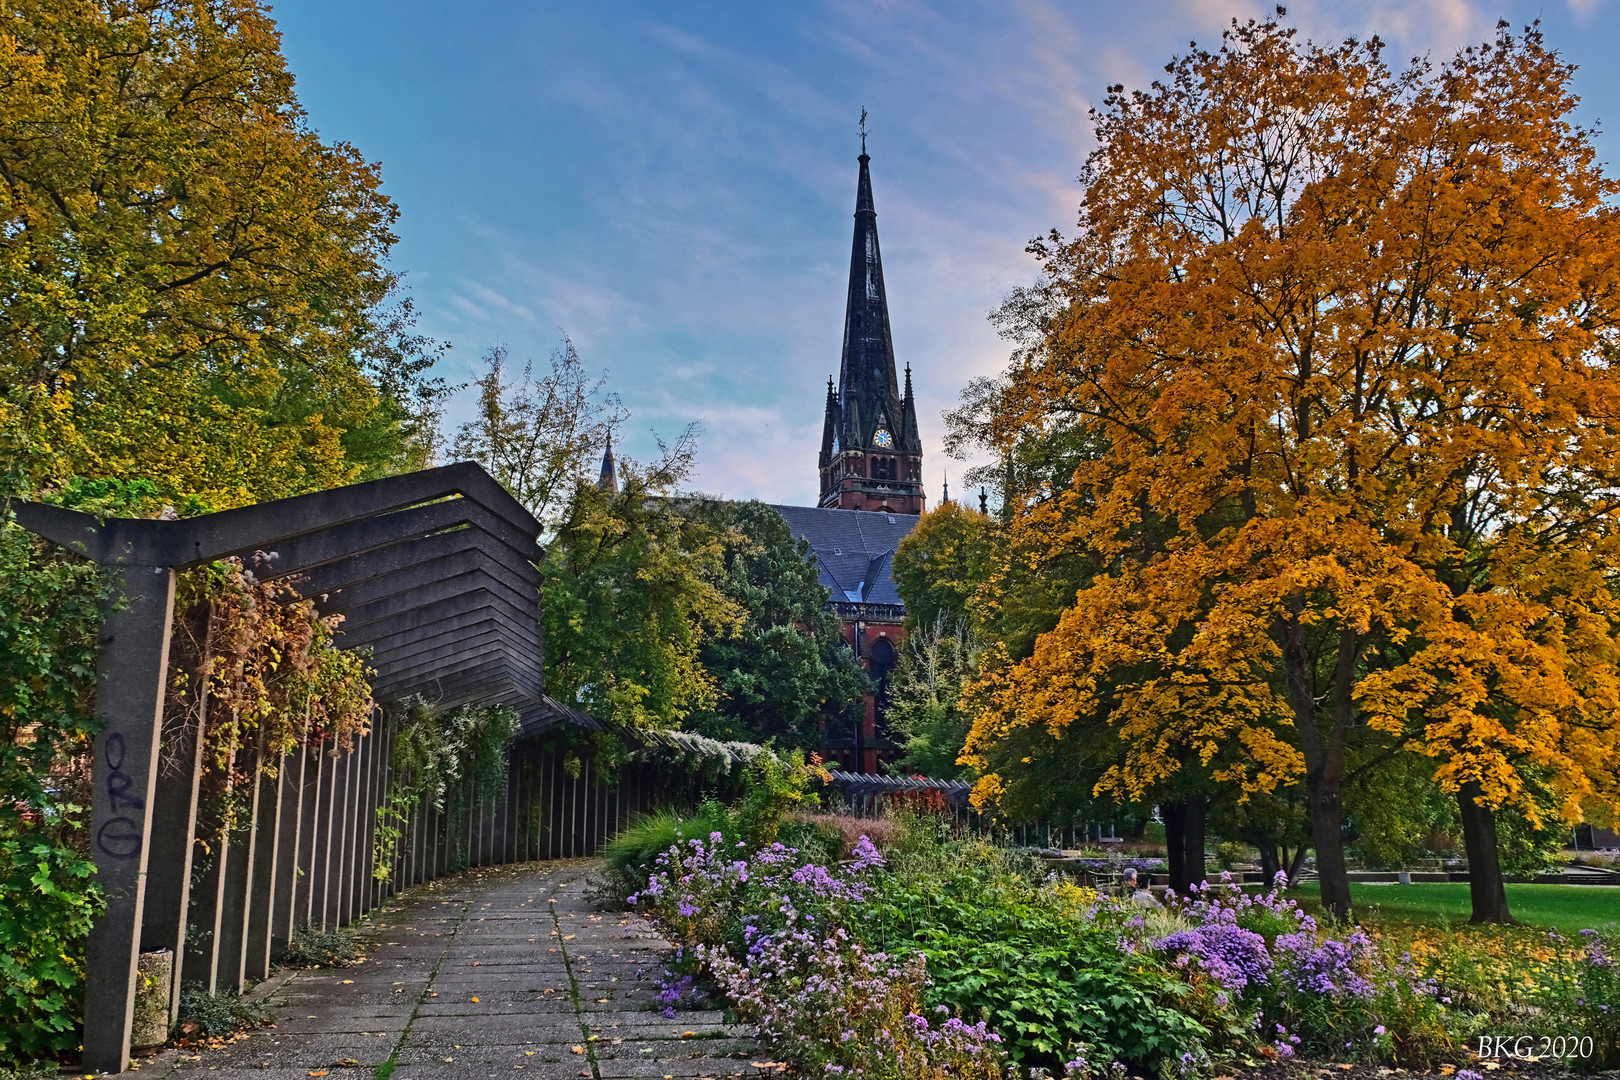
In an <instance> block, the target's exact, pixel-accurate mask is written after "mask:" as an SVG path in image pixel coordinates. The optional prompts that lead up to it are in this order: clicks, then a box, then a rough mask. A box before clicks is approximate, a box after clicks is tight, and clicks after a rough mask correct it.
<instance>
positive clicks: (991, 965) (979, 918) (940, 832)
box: [858, 818, 1227, 1070]
mask: <svg viewBox="0 0 1620 1080" xmlns="http://www.w3.org/2000/svg"><path fill="white" fill-rule="evenodd" d="M907 826H908V828H907V829H906V833H905V835H904V837H903V838H902V839H901V840H900V841H899V842H897V843H896V844H895V845H894V847H893V848H891V849H890V851H889V852H888V853H887V856H888V860H889V873H888V874H887V875H886V876H885V878H884V880H883V882H882V885H881V888H880V889H879V890H878V892H877V894H876V895H875V896H874V897H873V899H872V900H871V901H869V902H868V906H867V912H866V914H867V916H868V917H867V918H866V919H865V920H864V921H863V922H861V923H860V924H859V927H858V929H859V931H860V932H861V933H863V934H864V935H865V936H866V937H867V939H868V940H869V942H870V943H871V944H872V945H873V946H875V947H879V948H882V949H883V950H885V951H887V952H891V953H903V952H905V951H907V950H910V949H916V950H918V951H920V952H921V953H922V954H923V956H924V957H926V958H927V963H928V976H929V979H930V983H931V985H930V986H929V990H928V1004H929V1005H930V1006H931V1007H934V1006H944V1007H946V1008H947V1009H949V1010H950V1011H952V1012H953V1013H956V1014H957V1015H960V1016H961V1017H963V1019H965V1020H968V1021H976V1020H984V1021H986V1022H987V1023H988V1024H989V1025H990V1028H991V1030H993V1031H996V1032H998V1033H999V1034H1000V1035H1001V1037H1002V1039H1003V1040H1004V1045H1005V1047H1006V1051H1007V1055H1008V1057H1010V1058H1011V1059H1012V1060H1013V1061H1014V1062H1015V1063H1017V1064H1019V1065H1021V1066H1026V1067H1027V1066H1043V1067H1046V1068H1049V1069H1057V1068H1060V1067H1061V1066H1062V1064H1063V1063H1064V1062H1065V1061H1066V1060H1068V1059H1069V1057H1070V1056H1072V1054H1073V1052H1074V1051H1076V1049H1077V1048H1078V1047H1080V1046H1082V1045H1084V1046H1087V1047H1089V1048H1090V1056H1091V1058H1092V1060H1104V1061H1108V1060H1118V1061H1129V1062H1132V1063H1134V1064H1136V1065H1138V1066H1141V1067H1144V1068H1147V1069H1150V1070H1151V1069H1159V1068H1160V1067H1161V1066H1162V1067H1164V1068H1170V1067H1171V1066H1172V1065H1173V1064H1174V1063H1175V1062H1176V1061H1178V1060H1179V1059H1180V1056H1181V1055H1182V1054H1183V1053H1192V1054H1193V1055H1194V1056H1195V1057H1196V1056H1197V1055H1198V1054H1200V1053H1202V1052H1203V1047H1204V1046H1206V1045H1207V1044H1208V1042H1209V1040H1210V1036H1211V1029H1212V1027H1217V1026H1221V1027H1224V1026H1225V1024H1226V1023H1227V1020H1226V1018H1225V1017H1224V1016H1223V1015H1222V1014H1220V1013H1219V1011H1218V1010H1200V1009H1199V1008H1198V1007H1196V1005H1197V1003H1195V1002H1193V1001H1191V1000H1190V999H1188V997H1187V991H1188V987H1187V986H1186V985H1185V983H1184V982H1183V981H1182V980H1181V979H1180V978H1179V977H1178V976H1177V975H1175V974H1174V973H1167V972H1166V970H1165V969H1164V968H1163V966H1162V965H1160V964H1158V963H1151V962H1149V963H1144V958H1142V957H1138V956H1131V955H1127V954H1123V953H1121V952H1120V951H1119V949H1118V947H1117V945H1116V942H1117V940H1118V927H1117V925H1114V924H1111V923H1109V922H1106V921H1103V920H1099V919H1098V918H1096V917H1095V916H1093V915H1092V914H1091V913H1090V912H1089V911H1087V910H1084V909H1083V908H1082V909H1077V908H1075V907H1074V906H1073V905H1072V904H1067V903H1065V896H1064V894H1062V893H1060V892H1058V891H1057V890H1056V889H1054V888H1045V887H1043V886H1042V885H1041V875H1040V871H1039V869H1038V867H1037V866H1036V865H1035V863H1034V862H1033V861H1032V860H1030V859H1028V858H1027V857H1025V856H1022V855H1019V854H1017V853H1013V852H1010V851H1007V850H1005V849H1002V848H997V847H994V846H992V845H990V844H987V843H984V842H982V841H978V840H958V839H952V838H951V837H950V836H949V834H948V832H947V830H946V829H945V828H944V826H943V825H942V824H941V823H938V822H937V821H930V820H929V819H927V818H911V819H908V820H907ZM1071 888H1072V887H1071Z"/></svg>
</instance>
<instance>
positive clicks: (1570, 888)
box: [1290, 882, 1620, 934]
mask: <svg viewBox="0 0 1620 1080" xmlns="http://www.w3.org/2000/svg"><path fill="white" fill-rule="evenodd" d="M1290 895H1293V896H1297V897H1299V898H1300V899H1301V900H1312V901H1314V900H1315V899H1316V896H1317V892H1316V889H1315V887H1314V886H1307V887H1306V888H1303V889H1296V890H1293V892H1292V893H1291V894H1290ZM1350 897H1351V899H1352V900H1353V901H1354V902H1355V905H1356V914H1357V916H1358V917H1360V918H1362V919H1364V920H1367V921H1369V922H1380V923H1396V922H1408V923H1426V924H1429V925H1432V926H1446V925H1449V924H1452V923H1466V922H1467V921H1468V915H1469V911H1470V908H1469V903H1468V886H1467V885H1466V884H1464V883H1462V882H1451V883H1449V884H1440V883H1438V882H1419V883H1417V884H1414V885H1369V884H1365V883H1362V882H1354V883H1352V884H1351V886H1350ZM1507 897H1508V907H1509V908H1511V909H1512V911H1513V917H1514V918H1515V919H1518V920H1519V921H1520V922H1522V923H1526V924H1529V925H1532V926H1545V927H1548V928H1550V929H1553V930H1557V931H1559V932H1560V933H1564V934H1575V933H1578V932H1579V931H1581V930H1583V929H1585V928H1587V927H1591V926H1603V925H1604V924H1606V923H1611V922H1620V889H1616V888H1612V887H1606V886H1600V885H1509V886H1507ZM1311 906H1313V907H1314V906H1315V905H1314V904H1313V905H1311Z"/></svg>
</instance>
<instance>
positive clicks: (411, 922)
mask: <svg viewBox="0 0 1620 1080" xmlns="http://www.w3.org/2000/svg"><path fill="white" fill-rule="evenodd" d="M595 865H596V864H595V863H592V862H583V861H578V862H564V863H530V864H526V865H523V866H517V867H500V868H495V869H492V870H485V871H474V872H472V873H468V874H463V875H460V876H458V877H454V878H449V879H446V880H444V881H440V882H435V883H434V884H432V885H429V886H427V887H425V888H422V889H418V890H414V891H413V894H412V895H411V896H409V897H408V898H407V899H405V900H402V901H399V902H397V903H396V904H393V905H390V906H388V907H385V908H383V909H382V910H380V911H379V912H377V913H376V914H374V915H373V916H372V917H371V918H369V919H368V920H366V922H365V923H364V924H362V928H361V930H360V934H361V937H362V938H363V939H364V940H367V941H369V942H370V943H372V944H373V945H374V947H373V948H370V949H369V950H368V952H367V954H366V958H365V960H364V961H363V962H361V963H358V964H355V965H353V966H350V967H345V968H334V969H326V970H321V971H302V972H298V973H297V974H295V975H293V976H292V978H291V979H289V980H288V981H287V982H286V983H285V984H283V985H282V986H280V987H279V988H278V989H277V990H276V991H275V992H274V993H273V994H271V995H270V996H269V997H268V998H267V999H266V1003H267V1004H268V1005H269V1007H270V1009H271V1011H272V1012H273V1013H274V1014H275V1017H276V1026H275V1027H274V1028H266V1029H264V1030H261V1031H258V1032H255V1033H254V1034H252V1035H251V1036H249V1037H248V1038H245V1039H242V1040H240V1041H238V1042H235V1043H232V1044H230V1045H229V1046H228V1047H226V1048H224V1049H220V1050H204V1051H202V1052H200V1053H197V1054H195V1055H194V1056H193V1055H187V1056H184V1057H182V1059H181V1060H180V1061H178V1062H176V1063H174V1064H172V1065H169V1066H168V1067H167V1068H158V1069H154V1068H152V1067H151V1066H148V1068H145V1069H142V1070H141V1072H142V1074H143V1076H146V1077H150V1076H154V1075H156V1076H164V1077H172V1078H174V1080H203V1078H204V1077H207V1078H208V1080H236V1078H241V1080H247V1078H249V1077H251V1078H253V1080H304V1078H307V1077H310V1076H323V1075H324V1076H328V1077H330V1078H331V1080H361V1078H362V1077H366V1078H371V1077H376V1078H378V1080H417V1078H426V1077H441V1078H445V1080H462V1078H469V1080H470V1078H472V1077H492V1076H500V1077H541V1078H556V1080H577V1078H579V1077H591V1078H595V1080H621V1078H629V1077H651V1078H653V1080H664V1078H671V1080H681V1078H687V1077H693V1078H696V1077H716V1078H717V1077H722V1076H736V1075H740V1074H756V1075H757V1074H758V1073H760V1072H761V1071H763V1070H761V1069H759V1068H757V1067H755V1066H753V1065H752V1064H751V1062H753V1061H759V1060H761V1059H760V1058H758V1057H757V1056H755V1051H754V1046H753V1044H752V1042H751V1041H749V1040H747V1039H745V1038H739V1037H738V1033H737V1032H736V1031H734V1030H733V1029H731V1028H728V1027H726V1026H725V1025H724V1024H723V1023H722V1022H721V1019H722V1018H721V1015H720V1014H719V1013H717V1012H682V1013H677V1014H676V1018H675V1019H674V1020H666V1019H665V1018H664V1017H663V1016H661V1015H659V1014H658V1013H657V1012H655V1011H653V1010H652V1008H651V1002H652V998H653V995H654V994H655V993H656V992H657V986H658V977H659V975H660V974H661V972H662V970H663V963H662V961H663V958H664V953H665V952H666V951H667V949H668V948H669V946H668V944H667V943H666V942H665V941H663V940H662V939H661V938H659V937H658V935H657V934H655V933H653V932H652V930H651V928H650V927H649V926H648V925H647V924H646V923H645V922H644V921H643V920H641V919H639V918H636V917H633V916H629V915H625V914H623V913H614V912H602V911H598V910H596V909H595V908H594V907H593V906H592V905H591V903H590V902H589V901H588V900H587V899H586V897H585V875H586V873H587V872H588V871H590V870H591V869H593V868H594V866H595ZM389 1063H392V1069H391V1070H390V1068H389ZM153 1064H154V1065H156V1064H157V1063H153Z"/></svg>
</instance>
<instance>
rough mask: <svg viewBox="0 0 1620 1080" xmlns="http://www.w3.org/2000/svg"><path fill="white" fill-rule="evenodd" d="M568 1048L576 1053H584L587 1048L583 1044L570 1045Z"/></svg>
mask: <svg viewBox="0 0 1620 1080" xmlns="http://www.w3.org/2000/svg"><path fill="white" fill-rule="evenodd" d="M568 1050H569V1052H570V1053H574V1054H583V1053H584V1052H585V1048H584V1047H583V1046H570V1047H569V1048H568Z"/></svg>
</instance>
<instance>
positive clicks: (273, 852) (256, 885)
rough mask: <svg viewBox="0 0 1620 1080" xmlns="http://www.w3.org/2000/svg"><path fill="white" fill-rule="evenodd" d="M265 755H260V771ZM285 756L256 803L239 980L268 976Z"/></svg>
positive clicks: (263, 784)
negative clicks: (243, 956)
mask: <svg viewBox="0 0 1620 1080" xmlns="http://www.w3.org/2000/svg"><path fill="white" fill-rule="evenodd" d="M265 758H266V753H265V751H264V750H262V749H261V750H260V752H259V762H260V765H259V768H260V771H261V772H262V771H263V769H264V762H265ZM287 762H288V758H287V757H286V756H285V755H282V756H280V757H279V758H278V759H277V761H276V775H275V776H273V777H272V776H265V777H263V778H262V779H261V781H260V783H259V794H258V798H257V799H256V800H255V803H254V805H255V807H256V808H257V809H256V810H255V812H254V815H253V818H254V832H255V839H254V842H253V868H252V872H251V874H250V875H249V877H250V882H249V888H248V898H247V903H248V909H247V945H246V959H245V960H244V961H243V965H242V977H243V978H244V979H252V980H254V981H257V980H259V979H263V978H265V977H266V976H268V975H269V974H270V919H271V915H272V912H273V911H274V910H275V889H276V869H277V863H278V861H279V859H280V856H281V801H282V796H283V792H285V791H286V790H287V788H288V787H289V785H288V783H287Z"/></svg>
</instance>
